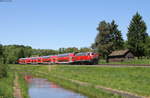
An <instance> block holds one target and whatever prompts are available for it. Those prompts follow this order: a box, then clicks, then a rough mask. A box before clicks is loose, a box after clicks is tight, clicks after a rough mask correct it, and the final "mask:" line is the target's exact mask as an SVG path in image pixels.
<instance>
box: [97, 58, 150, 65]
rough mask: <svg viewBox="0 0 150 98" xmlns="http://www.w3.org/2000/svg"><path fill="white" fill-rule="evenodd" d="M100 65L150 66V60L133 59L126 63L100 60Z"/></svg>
mask: <svg viewBox="0 0 150 98" xmlns="http://www.w3.org/2000/svg"><path fill="white" fill-rule="evenodd" d="M99 64H150V59H133V60H128V61H124V62H109V63H107V62H106V60H103V59H102V60H100V61H99Z"/></svg>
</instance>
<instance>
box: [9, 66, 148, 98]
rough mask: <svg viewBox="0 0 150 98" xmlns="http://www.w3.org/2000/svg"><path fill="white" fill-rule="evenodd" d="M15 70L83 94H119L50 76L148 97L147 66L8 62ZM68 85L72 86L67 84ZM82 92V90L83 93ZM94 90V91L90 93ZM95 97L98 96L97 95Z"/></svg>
mask: <svg viewBox="0 0 150 98" xmlns="http://www.w3.org/2000/svg"><path fill="white" fill-rule="evenodd" d="M11 66H13V67H15V68H17V69H23V70H25V72H27V70H29V73H31V74H33V75H37V76H38V75H39V76H42V77H44V78H48V79H50V80H53V81H55V82H57V83H58V84H60V85H62V86H65V87H67V88H68V87H69V88H70V89H74V90H77V91H79V92H82V93H84V94H87V93H89V92H92V93H91V94H90V93H89V94H90V95H91V96H92V94H93V95H95V94H99V96H103V97H105V98H109V97H114V96H115V98H116V97H120V96H117V95H113V94H108V93H107V92H104V91H101V90H97V89H94V88H92V87H86V88H85V87H81V88H80V90H79V89H77V87H76V86H75V85H76V84H73V83H70V82H69V81H63V82H61V81H62V80H61V79H57V78H53V77H52V76H53V75H55V76H61V77H65V78H67V79H73V80H79V81H82V82H88V83H91V84H93V85H102V86H105V87H108V88H113V89H118V90H123V91H128V92H131V93H134V94H138V95H141V96H148V97H149V96H150V86H149V83H150V68H149V67H97V66H79V65H78V66H75V65H71V66H68V65H66V66H64V65H57V66H54V65H52V66H50V67H51V68H50V69H49V66H32V65H11ZM39 72H44V73H47V74H48V75H44V74H41V73H40V74H39ZM71 86H72V87H71ZM83 91H84V92H83ZM94 92H96V93H94ZM97 98H98V97H97Z"/></svg>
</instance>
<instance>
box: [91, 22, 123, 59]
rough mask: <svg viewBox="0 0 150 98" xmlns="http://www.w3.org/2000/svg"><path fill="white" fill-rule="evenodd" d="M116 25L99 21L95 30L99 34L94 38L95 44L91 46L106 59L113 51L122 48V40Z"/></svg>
mask: <svg viewBox="0 0 150 98" xmlns="http://www.w3.org/2000/svg"><path fill="white" fill-rule="evenodd" d="M117 27H118V25H117V24H115V21H114V20H113V21H112V22H111V24H110V23H107V22H105V21H101V22H100V24H99V27H98V28H97V30H98V31H99V33H98V34H97V36H96V39H95V43H94V44H93V45H92V48H94V49H95V50H96V51H97V52H99V53H100V54H102V55H103V57H104V58H106V57H107V56H108V55H109V54H110V53H111V52H112V51H113V50H118V49H122V48H123V44H124V42H123V38H122V35H121V31H119V30H118V29H117Z"/></svg>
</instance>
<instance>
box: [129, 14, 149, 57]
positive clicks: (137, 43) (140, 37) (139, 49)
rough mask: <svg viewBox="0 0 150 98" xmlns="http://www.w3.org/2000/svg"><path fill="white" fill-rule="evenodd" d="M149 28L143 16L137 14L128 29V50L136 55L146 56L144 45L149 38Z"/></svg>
mask: <svg viewBox="0 0 150 98" xmlns="http://www.w3.org/2000/svg"><path fill="white" fill-rule="evenodd" d="M146 30H147V26H146V24H145V22H144V20H143V19H142V16H141V15H140V14H139V13H138V12H137V13H136V14H135V15H134V16H133V18H132V20H131V22H130V25H129V28H128V33H127V37H128V41H127V44H128V48H129V49H130V50H131V51H132V52H133V53H134V55H136V56H138V57H141V56H144V52H145V49H144V44H145V42H146V39H147V37H148V34H147V32H146Z"/></svg>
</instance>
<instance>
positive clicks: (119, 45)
mask: <svg viewBox="0 0 150 98" xmlns="http://www.w3.org/2000/svg"><path fill="white" fill-rule="evenodd" d="M110 33H111V37H112V38H111V40H112V42H113V47H112V48H113V50H120V49H123V48H124V47H123V46H124V41H123V38H122V34H121V31H119V30H118V25H117V24H115V21H114V20H113V21H112V22H111V24H110Z"/></svg>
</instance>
